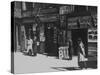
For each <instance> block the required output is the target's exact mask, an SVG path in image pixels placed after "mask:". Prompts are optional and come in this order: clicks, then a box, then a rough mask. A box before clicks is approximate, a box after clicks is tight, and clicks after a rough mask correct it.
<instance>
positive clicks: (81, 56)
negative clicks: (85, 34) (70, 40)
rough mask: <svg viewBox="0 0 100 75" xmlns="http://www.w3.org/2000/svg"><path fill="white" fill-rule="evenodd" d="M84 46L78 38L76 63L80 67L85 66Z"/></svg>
mask: <svg viewBox="0 0 100 75" xmlns="http://www.w3.org/2000/svg"><path fill="white" fill-rule="evenodd" d="M85 56H86V54H85V47H84V44H83V42H82V40H81V39H80V38H79V39H78V65H79V67H80V68H81V69H83V68H87V65H86V58H85Z"/></svg>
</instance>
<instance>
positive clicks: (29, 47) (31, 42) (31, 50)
mask: <svg viewBox="0 0 100 75" xmlns="http://www.w3.org/2000/svg"><path fill="white" fill-rule="evenodd" d="M32 44H33V40H32V39H31V37H30V36H29V39H28V46H27V53H28V54H29V55H33V48H32Z"/></svg>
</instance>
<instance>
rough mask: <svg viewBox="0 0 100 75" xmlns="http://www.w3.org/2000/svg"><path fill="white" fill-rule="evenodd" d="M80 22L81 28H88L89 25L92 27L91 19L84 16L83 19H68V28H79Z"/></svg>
mask: <svg viewBox="0 0 100 75" xmlns="http://www.w3.org/2000/svg"><path fill="white" fill-rule="evenodd" d="M78 22H79V24H80V27H81V28H87V27H88V25H91V17H90V16H83V17H73V18H69V19H68V27H69V28H74V27H76V28H77V25H78Z"/></svg>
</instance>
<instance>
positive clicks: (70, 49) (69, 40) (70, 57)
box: [68, 38, 72, 60]
mask: <svg viewBox="0 0 100 75" xmlns="http://www.w3.org/2000/svg"><path fill="white" fill-rule="evenodd" d="M68 43H69V44H68V45H69V48H68V52H69V53H68V54H69V60H72V40H71V38H68Z"/></svg>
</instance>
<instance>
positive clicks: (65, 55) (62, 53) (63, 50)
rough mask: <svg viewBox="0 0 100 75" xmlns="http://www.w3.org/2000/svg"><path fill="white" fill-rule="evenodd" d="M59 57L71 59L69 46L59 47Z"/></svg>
mask: <svg viewBox="0 0 100 75" xmlns="http://www.w3.org/2000/svg"><path fill="white" fill-rule="evenodd" d="M59 59H69V52H68V46H63V47H59Z"/></svg>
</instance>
